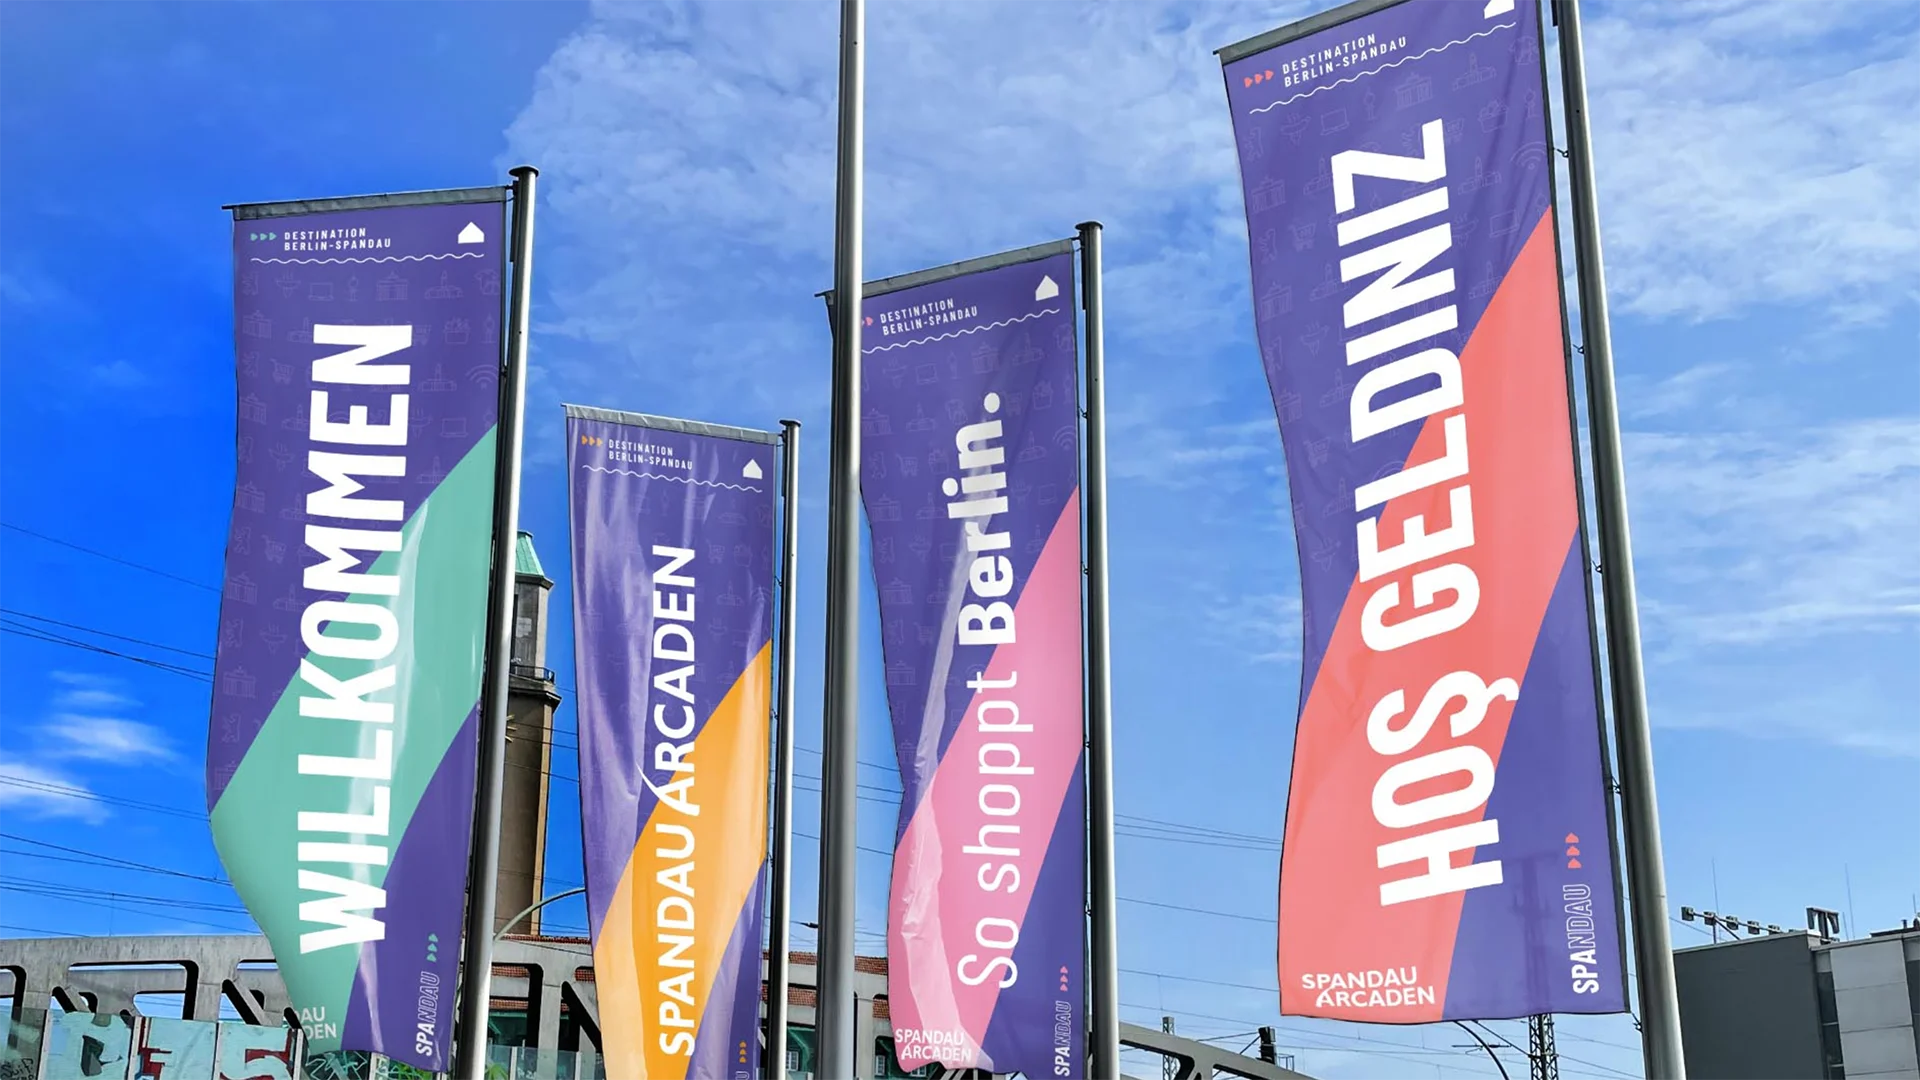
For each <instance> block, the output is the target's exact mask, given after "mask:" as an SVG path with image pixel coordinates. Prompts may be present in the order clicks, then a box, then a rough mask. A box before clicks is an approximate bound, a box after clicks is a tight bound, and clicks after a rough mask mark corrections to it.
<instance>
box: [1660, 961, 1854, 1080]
mask: <svg viewBox="0 0 1920 1080" xmlns="http://www.w3.org/2000/svg"><path fill="white" fill-rule="evenodd" d="M1673 967H1674V975H1675V977H1676V979H1677V980H1678V982H1679V989H1680V1030H1681V1038H1682V1041H1683V1043H1684V1045H1685V1048H1686V1059H1687V1075H1688V1076H1689V1077H1693V1078H1694V1080H1752V1078H1754V1077H1772V1078H1777V1080H1821V1076H1822V1069H1821V1059H1820V1023H1819V1009H1818V999H1817V998H1816V996H1815V993H1814V975H1813V972H1814V961H1813V939H1812V938H1810V937H1808V936H1807V935H1805V934H1776V935H1773V936H1770V937H1764V938H1755V939H1748V940H1742V941H1737V942H1727V943H1723V944H1720V945H1702V946H1699V947H1698V948H1692V949H1681V950H1679V951H1678V952H1676V953H1674V955H1673ZM1847 1064H1848V1069H1847V1075H1848V1076H1852V1075H1853V1069H1852V1064H1853V1063H1852V1062H1851V1061H1849V1062H1848V1063H1847Z"/></svg>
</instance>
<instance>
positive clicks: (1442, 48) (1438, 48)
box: [1247, 23, 1519, 116]
mask: <svg viewBox="0 0 1920 1080" xmlns="http://www.w3.org/2000/svg"><path fill="white" fill-rule="evenodd" d="M1517 25H1519V24H1518V23H1498V24H1496V25H1494V26H1490V27H1488V28H1487V29H1485V30H1482V31H1480V32H1479V33H1475V34H1468V35H1467V36H1466V37H1463V38H1461V39H1460V40H1459V41H1449V42H1447V43H1446V44H1445V45H1435V46H1434V47H1433V48H1431V49H1428V50H1427V51H1426V52H1423V53H1417V54H1415V55H1413V56H1403V57H1401V58H1400V59H1398V60H1395V61H1394V62H1393V63H1391V64H1381V65H1380V66H1379V67H1377V68H1374V69H1373V70H1372V71H1362V72H1360V73H1359V74H1356V75H1349V76H1347V77H1346V78H1344V79H1339V80H1337V81H1335V82H1330V83H1328V84H1327V85H1325V86H1316V87H1314V88H1313V89H1311V90H1309V91H1307V92H1306V93H1304V94H1295V95H1293V96H1292V97H1290V98H1281V99H1280V100H1279V101H1276V102H1274V103H1273V104H1272V105H1262V106H1260V107H1259V108H1257V109H1249V110H1247V115H1248V116H1258V115H1260V114H1261V113H1263V112H1266V111H1267V110H1269V109H1273V108H1276V107H1278V106H1281V105H1291V104H1293V103H1294V102H1296V101H1299V100H1301V99H1302V98H1310V97H1312V96H1313V95H1315V94H1317V93H1319V92H1320V91H1322V90H1331V89H1333V88H1334V87H1336V86H1345V85H1346V84H1348V83H1350V82H1352V81H1354V80H1355V79H1364V78H1366V77H1367V76H1369V75H1378V74H1380V73H1381V72H1383V71H1385V70H1387V69H1388V68H1397V67H1399V66H1400V65H1401V64H1408V63H1412V62H1413V61H1415V60H1419V59H1421V58H1422V57H1427V56H1432V55H1433V54H1434V53H1437V52H1446V51H1447V50H1448V49H1451V48H1453V47H1454V46H1455V45H1465V44H1466V43H1467V42H1469V41H1472V40H1473V39H1474V38H1483V37H1486V36H1487V35H1488V34H1491V33H1493V32H1494V31H1496V30H1511V29H1513V28H1514V27H1515V26H1517Z"/></svg>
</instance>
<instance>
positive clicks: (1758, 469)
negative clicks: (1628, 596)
mask: <svg viewBox="0 0 1920 1080" xmlns="http://www.w3.org/2000/svg"><path fill="white" fill-rule="evenodd" d="M1626 451H1627V458H1628V462H1627V468H1628V472H1627V477H1628V481H1629V487H1628V490H1629V494H1630V497H1631V498H1632V513H1633V517H1632V527H1633V534H1634V538H1635V556H1636V559H1637V561H1638V563H1639V565H1641V566H1642V567H1645V568H1646V569H1645V570H1643V574H1644V576H1645V580H1644V581H1643V583H1642V585H1641V593H1642V608H1643V615H1644V616H1645V618H1646V619H1647V621H1648V622H1649V623H1650V624H1651V625H1652V628H1653V629H1654V630H1656V631H1657V632H1658V635H1659V636H1658V638H1656V639H1655V643H1656V644H1660V643H1663V644H1664V646H1665V647H1667V648H1676V649H1685V648H1692V647H1696V646H1702V645H1729V644H1742V643H1746V644H1752V643H1760V642H1767V641H1773V640H1777V639H1780V638H1783V637H1786V636H1788V635H1795V636H1804V635H1810V634H1818V633H1822V632H1826V631H1833V630H1854V629H1872V628H1884V629H1896V630H1901V631H1903V632H1911V631H1912V630H1913V629H1914V627H1915V626H1916V625H1920V561H1917V560H1915V559H1914V557H1913V538H1914V537H1915V536H1920V420H1915V419H1911V418H1904V417H1903V418H1890V419H1877V420H1858V421H1851V422H1846V423H1839V424H1834V425H1830V426H1826V427H1819V428H1812V429H1800V430H1778V429H1776V430H1768V431H1764V432H1740V433H1717V434H1682V433H1630V434H1629V435H1628V436H1627V437H1626Z"/></svg>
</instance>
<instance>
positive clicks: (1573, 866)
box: [1567, 859, 1580, 870]
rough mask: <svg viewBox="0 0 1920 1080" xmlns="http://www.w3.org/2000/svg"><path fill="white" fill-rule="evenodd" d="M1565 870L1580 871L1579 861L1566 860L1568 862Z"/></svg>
mask: <svg viewBox="0 0 1920 1080" xmlns="http://www.w3.org/2000/svg"><path fill="white" fill-rule="evenodd" d="M1567 869H1569V870H1578V869H1580V860H1579V859H1568V860H1567Z"/></svg>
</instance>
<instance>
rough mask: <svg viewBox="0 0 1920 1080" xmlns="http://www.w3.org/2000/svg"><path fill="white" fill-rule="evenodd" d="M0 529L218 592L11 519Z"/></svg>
mask: <svg viewBox="0 0 1920 1080" xmlns="http://www.w3.org/2000/svg"><path fill="white" fill-rule="evenodd" d="M0 529H11V530H12V531H14V532H17V533H20V534H22V535H24V536H31V537H33V538H34V539H35V540H42V541H45V542H46V543H49V544H57V545H59V546H60V547H63V548H71V549H72V550H74V551H78V552H80V553H81V554H84V555H91V556H93V557H94V558H96V559H105V560H107V561H108V562H111V563H119V564H120V565H121V566H127V567H132V568H133V569H135V570H141V571H144V572H146V573H149V574H153V575H154V576H156V577H163V578H166V579H167V580H169V581H177V582H179V583H180V584H182V585H191V586H193V587H194V588H196V589H205V590H206V591H208V592H210V593H218V592H219V591H220V590H219V589H218V588H216V587H214V586H212V585H208V584H207V583H206V582H204V581H195V580H193V579H192V578H184V577H181V576H180V575H179V574H174V573H170V572H168V571H166V570H162V569H160V568H159V567H157V566H148V565H146V564H145V563H137V562H134V561H133V560H132V559H123V558H121V557H120V556H118V555H109V554H107V553H106V552H104V551H96V550H94V549H93V548H90V547H85V546H82V545H80V544H76V543H74V542H73V541H71V540H62V539H60V538H59V537H57V536H48V535H47V534H46V533H43V532H36V531H34V530H32V529H29V528H27V527H25V526H24V525H15V524H14V523H13V522H11V521H0Z"/></svg>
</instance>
